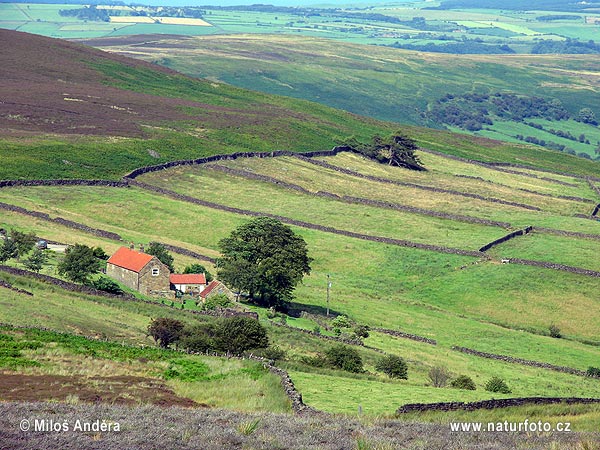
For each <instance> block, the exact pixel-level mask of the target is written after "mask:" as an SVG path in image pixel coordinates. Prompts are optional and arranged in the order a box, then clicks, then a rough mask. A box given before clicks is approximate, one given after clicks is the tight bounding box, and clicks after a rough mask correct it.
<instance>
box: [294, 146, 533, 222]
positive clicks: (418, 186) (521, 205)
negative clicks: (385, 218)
mask: <svg viewBox="0 0 600 450" xmlns="http://www.w3.org/2000/svg"><path fill="white" fill-rule="evenodd" d="M295 156H296V157H297V158H300V159H302V160H303V161H307V162H309V163H311V164H314V165H316V166H320V167H323V168H327V169H331V170H335V171H336V172H340V173H343V174H346V175H351V176H354V177H357V178H363V179H365V180H372V181H377V182H379V183H388V184H394V185H396V186H405V187H411V188H415V189H421V190H424V191H430V192H438V193H441V194H451V195H458V196H461V197H466V198H473V199H476V200H482V201H484V202H489V203H498V204H502V205H508V206H514V207H517V208H522V209H527V210H530V211H541V209H540V208H538V207H537V206H531V205H526V204H524V203H517V202H511V201H508V200H501V199H498V198H494V197H484V196H483V195H479V194H471V193H469V192H462V191H455V190H453V189H441V188H436V187H433V186H426V185H421V184H415V183H407V182H404V181H398V180H391V179H389V178H382V177H376V176H373V175H365V174H363V173H360V172H355V171H354V170H350V169H345V168H343V167H339V166H335V165H333V164H329V163H327V162H325V161H319V160H315V159H310V158H306V157H304V156H302V155H295Z"/></svg>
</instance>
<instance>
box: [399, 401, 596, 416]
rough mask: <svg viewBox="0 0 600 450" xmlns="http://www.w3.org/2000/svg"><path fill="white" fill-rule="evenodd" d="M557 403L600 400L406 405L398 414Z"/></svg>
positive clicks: (584, 402)
mask: <svg viewBox="0 0 600 450" xmlns="http://www.w3.org/2000/svg"><path fill="white" fill-rule="evenodd" d="M556 403H566V404H568V405H572V404H578V403H582V404H589V403H600V399H598V398H578V397H523V398H505V399H498V400H482V401H478V402H470V403H463V402H440V403H411V404H408V405H404V406H402V407H400V408H398V409H397V410H396V414H398V415H399V414H406V413H414V412H425V411H456V410H461V409H462V410H465V411H476V410H478V409H497V408H509V407H511V406H523V405H551V404H556Z"/></svg>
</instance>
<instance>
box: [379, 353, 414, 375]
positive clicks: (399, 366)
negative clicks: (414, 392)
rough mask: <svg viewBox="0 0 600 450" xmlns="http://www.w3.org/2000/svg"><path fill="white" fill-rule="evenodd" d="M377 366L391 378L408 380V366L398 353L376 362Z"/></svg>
mask: <svg viewBox="0 0 600 450" xmlns="http://www.w3.org/2000/svg"><path fill="white" fill-rule="evenodd" d="M375 368H376V369H377V370H379V371H380V372H383V373H385V374H386V375H388V376H389V377H390V378H400V379H402V380H408V366H407V364H406V361H404V359H402V358H400V357H399V356H396V355H387V356H384V357H383V358H381V359H380V360H379V361H377V363H376V364H375Z"/></svg>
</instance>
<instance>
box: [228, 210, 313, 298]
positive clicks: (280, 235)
mask: <svg viewBox="0 0 600 450" xmlns="http://www.w3.org/2000/svg"><path fill="white" fill-rule="evenodd" d="M219 248H220V250H221V253H222V254H223V257H222V258H221V259H220V260H219V279H221V280H222V281H223V282H225V283H226V284H228V285H229V286H231V287H232V288H234V289H237V290H239V291H241V292H246V293H248V294H249V296H250V297H251V298H252V299H253V300H255V301H257V302H258V303H260V304H263V305H266V306H274V307H276V308H279V309H283V308H285V305H286V304H287V302H289V301H290V300H291V299H292V298H293V295H292V294H293V291H294V288H295V287H296V285H297V284H298V283H300V281H302V277H303V276H304V275H305V274H309V273H310V263H311V261H312V259H311V258H309V257H308V250H307V246H306V242H305V241H304V239H302V237H301V236H298V235H296V234H295V233H294V232H293V230H292V229H291V228H290V227H288V226H287V225H284V224H283V223H281V222H280V221H278V220H276V219H272V218H269V217H258V218H256V219H254V220H252V221H250V222H248V223H246V224H244V225H242V226H240V227H238V228H237V229H236V230H234V231H233V232H232V233H231V235H230V236H229V237H226V238H224V239H222V240H221V241H220V242H219Z"/></svg>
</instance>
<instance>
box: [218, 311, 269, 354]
mask: <svg viewBox="0 0 600 450" xmlns="http://www.w3.org/2000/svg"><path fill="white" fill-rule="evenodd" d="M214 341H215V347H216V348H217V350H219V351H222V352H229V353H233V354H235V355H239V354H241V353H243V352H245V351H246V350H250V349H253V348H266V347H267V346H268V345H269V338H268V336H267V330H266V329H265V328H264V327H263V326H262V325H261V324H260V322H259V321H258V320H255V319H252V318H250V317H228V318H226V319H221V320H220V321H219V322H218V324H217V326H216V327H215V332H214Z"/></svg>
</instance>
